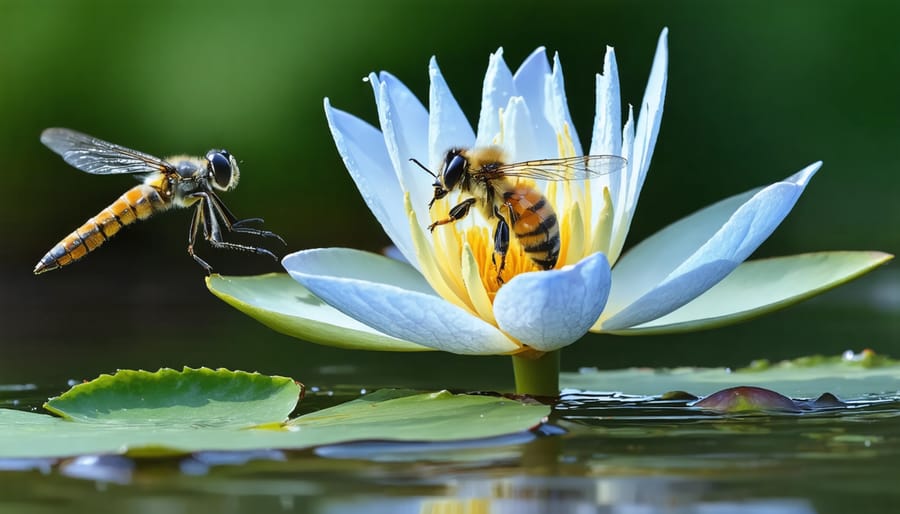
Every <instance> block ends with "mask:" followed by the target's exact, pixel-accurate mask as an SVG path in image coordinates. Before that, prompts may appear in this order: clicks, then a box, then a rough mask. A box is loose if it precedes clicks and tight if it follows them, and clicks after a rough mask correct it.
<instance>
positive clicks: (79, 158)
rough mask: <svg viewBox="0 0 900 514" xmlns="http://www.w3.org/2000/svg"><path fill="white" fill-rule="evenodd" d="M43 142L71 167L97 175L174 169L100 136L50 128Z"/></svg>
mask: <svg viewBox="0 0 900 514" xmlns="http://www.w3.org/2000/svg"><path fill="white" fill-rule="evenodd" d="M41 143H44V145H45V146H47V148H49V149H51V150H53V151H54V152H56V153H58V154H59V155H61V156H62V158H63V160H65V161H66V162H67V163H69V164H70V165H72V166H74V167H76V168H78V169H80V170H81V171H86V172H88V173H93V174H95V175H111V174H118V173H151V172H154V171H166V170H171V169H173V168H172V165H171V164H169V163H167V162H166V161H164V160H162V159H159V158H157V157H154V156H152V155H149V154H145V153H143V152H138V151H137V150H132V149H130V148H125V147H124V146H119V145H116V144H113V143H110V142H107V141H104V140H102V139H97V138H96V137H92V136H89V135H87V134H82V133H81V132H76V131H74V130H69V129H64V128H48V129H47V130H45V131H44V132H43V133H41Z"/></svg>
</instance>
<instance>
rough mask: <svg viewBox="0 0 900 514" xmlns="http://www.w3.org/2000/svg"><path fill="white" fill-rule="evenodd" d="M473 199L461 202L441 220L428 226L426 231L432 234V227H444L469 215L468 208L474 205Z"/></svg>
mask: <svg viewBox="0 0 900 514" xmlns="http://www.w3.org/2000/svg"><path fill="white" fill-rule="evenodd" d="M476 201H477V200H475V199H474V198H466V199H465V200H463V201H462V202H459V204H457V205H456V207H454V208H452V209H450V212H449V213H447V217H446V218H444V219H441V220H437V221H435V222H434V223H432V224H431V225H428V230H430V231H432V232H434V227H436V226H438V225H446V224H447V223H453V222H454V221H457V220H461V219H463V218H465V217H466V215H467V214H469V208H471V207H472V206H473V205H475V202H476Z"/></svg>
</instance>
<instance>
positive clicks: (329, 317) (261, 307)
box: [206, 273, 430, 352]
mask: <svg viewBox="0 0 900 514" xmlns="http://www.w3.org/2000/svg"><path fill="white" fill-rule="evenodd" d="M206 287H208V288H209V290H210V291H211V292H212V293H213V294H214V295H216V296H218V297H219V298H221V299H222V300H224V301H225V302H226V303H228V304H229V305H231V306H232V307H234V308H236V309H237V310H239V311H241V312H243V313H244V314H246V315H248V316H250V317H251V318H254V319H256V320H257V321H259V322H260V323H262V324H263V325H266V326H267V327H269V328H271V329H273V330H276V331H278V332H281V333H282V334H287V335H289V336H293V337H296V338H298V339H303V340H305V341H310V342H313V343H319V344H323V345H326V346H334V347H338V348H348V349H351V350H379V351H394V352H411V351H428V350H430V348H426V347H424V346H421V345H418V344H415V343H411V342H408V341H404V340H402V339H397V338H394V337H391V336H388V335H385V334H382V333H381V332H378V331H377V330H375V329H373V328H371V327H368V326H366V325H364V324H362V323H360V322H358V321H356V320H355V319H353V318H351V317H349V316H347V315H346V314H344V313H342V312H340V311H338V310H337V309H335V308H334V307H332V306H330V305H328V304H327V303H325V302H323V301H322V300H320V299H319V298H318V297H316V296H315V295H313V294H312V293H311V292H310V291H309V290H308V289H306V288H305V287H303V286H302V285H300V284H299V283H298V282H297V281H295V280H294V279H292V278H291V277H290V276H289V275H287V274H286V273H270V274H267V275H258V276H255V277H223V276H221V275H210V276H209V277H207V278H206Z"/></svg>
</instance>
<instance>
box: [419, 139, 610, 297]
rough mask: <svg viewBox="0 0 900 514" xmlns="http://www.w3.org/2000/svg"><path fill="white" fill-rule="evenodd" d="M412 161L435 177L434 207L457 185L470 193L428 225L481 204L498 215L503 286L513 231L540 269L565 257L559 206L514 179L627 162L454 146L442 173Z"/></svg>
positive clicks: (562, 175)
mask: <svg viewBox="0 0 900 514" xmlns="http://www.w3.org/2000/svg"><path fill="white" fill-rule="evenodd" d="M412 161H413V162H414V163H415V164H417V165H418V166H419V167H420V168H422V169H424V170H425V171H427V172H428V173H429V174H430V175H431V176H433V177H434V178H435V180H434V184H433V186H434V197H433V198H432V199H431V202H429V204H428V208H429V209H431V207H432V206H433V205H434V202H435V201H436V200H439V199H441V198H444V197H445V196H447V194H449V193H450V192H451V191H453V190H454V189H459V190H460V191H461V192H462V193H466V194H468V195H470V196H469V197H468V198H465V199H463V200H462V201H461V202H459V203H458V204H457V205H456V206H455V207H453V208H451V209H450V211H449V212H448V214H447V217H446V218H442V219H439V220H437V221H435V222H434V223H432V224H431V225H428V230H430V231H432V232H433V231H434V229H435V228H436V227H437V226H438V225H445V224H447V223H453V222H455V221H458V220H460V219H462V218H464V217H466V215H467V214H468V213H469V209H471V208H472V206H475V205H477V206H478V208H480V209H481V212H482V214H483V215H484V217H485V218H486V219H487V220H489V221H490V220H492V219H495V218H496V220H497V224H496V226H495V228H494V235H493V238H494V253H493V255H492V256H491V260H492V262H493V263H494V266H496V267H497V283H498V284H501V285H502V284H503V279H502V278H501V276H500V274H501V273H502V272H503V268H504V266H505V265H506V253H507V250H508V249H509V233H510V229H512V233H513V234H515V236H516V238H517V239H518V241H519V243H520V244H521V245H522V249H523V250H524V251H525V253H526V254H528V257H529V258H530V259H531V260H532V262H534V264H535V265H537V266H538V267H539V268H541V269H544V270H548V269H552V268H554V267H555V266H556V262H557V260H558V259H559V250H560V239H559V221H558V220H557V217H556V212H555V211H554V210H553V206H552V205H550V202H549V201H548V200H547V198H546V197H545V196H544V195H543V194H542V193H541V192H540V191H538V190H537V189H535V188H534V187H533V186H532V185H530V183H528V182H523V181H519V180H513V179H516V178H526V179H537V180H551V181H556V180H586V179H589V178H591V177H598V176H601V175H605V174H607V173H612V172H616V171H619V170H621V169H622V168H624V167H625V165H626V163H627V161H626V160H625V159H624V158H622V157H618V156H615V155H585V156H581V157H564V158H558V159H541V160H535V161H525V162H517V163H512V164H508V163H505V162H504V159H503V152H502V151H501V150H500V148H498V147H495V146H490V147H484V148H475V149H465V148H451V149H450V150H449V151H448V152H447V155H446V157H445V158H444V164H443V169H442V170H441V172H440V173H439V174H434V173H432V172H431V171H430V170H428V168H426V167H425V166H424V165H422V163H420V162H419V161H416V160H415V159H413V160H412ZM498 259H499V263H498Z"/></svg>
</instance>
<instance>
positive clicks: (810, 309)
mask: <svg viewBox="0 0 900 514" xmlns="http://www.w3.org/2000/svg"><path fill="white" fill-rule="evenodd" d="M29 278H30V277H29ZM178 278H179V277H171V276H168V277H165V278H163V277H161V276H155V275H153V273H152V272H150V271H148V272H147V273H144V274H142V275H140V277H139V278H136V279H135V280H136V281H132V283H130V285H129V288H128V289H127V290H128V291H129V293H128V294H125V295H123V294H121V290H120V289H119V288H117V287H115V285H114V284H113V285H111V284H103V283H101V282H98V283H97V285H96V286H93V287H89V288H86V287H84V286H83V285H84V284H85V283H88V282H85V281H84V279H83V277H76V276H75V275H64V274H62V275H60V276H59V277H57V279H58V280H57V281H56V282H54V284H53V287H52V290H51V288H50V286H45V285H42V284H40V283H37V285H35V283H31V284H32V285H27V284H17V283H16V282H15V279H10V280H8V281H7V282H6V283H7V285H9V286H11V287H10V289H6V290H5V291H6V292H7V293H10V294H7V295H0V300H2V303H3V307H4V315H5V317H6V318H5V319H6V320H7V321H8V323H7V324H6V325H5V326H4V330H5V332H6V338H4V340H3V341H2V349H3V358H2V359H0V384H18V385H16V386H12V387H10V386H4V388H0V407H5V408H24V409H28V408H36V407H37V406H39V405H40V404H41V403H42V402H43V401H44V400H45V399H46V398H47V397H49V396H53V395H57V394H59V393H61V392H63V391H65V390H66V389H68V388H69V387H70V385H71V384H73V383H77V382H80V381H81V380H84V379H90V378H93V377H95V376H97V375H98V374H100V373H105V372H112V371H114V370H115V369H117V368H142V369H151V370H155V369H157V368H159V367H161V366H168V367H174V368H180V367H181V366H184V365H189V366H195V367H196V366H204V365H205V366H210V367H219V366H222V367H227V368H231V369H243V370H248V371H256V370H258V371H261V372H264V373H268V374H282V375H287V376H291V377H293V378H295V379H297V380H300V381H302V382H304V383H305V384H306V385H307V386H308V387H309V388H311V390H315V388H317V389H318V391H319V392H318V393H311V394H309V395H308V396H307V398H306V399H305V400H304V402H303V403H302V404H301V406H300V407H299V409H298V413H305V412H311V411H314V410H318V409H321V408H324V407H327V406H331V405H334V404H337V403H339V402H343V401H347V400H350V399H352V398H355V397H357V396H359V395H360V394H361V393H362V392H363V391H371V390H373V389H376V388H380V387H389V386H394V387H413V388H424V389H431V390H434V389H441V388H449V389H453V390H458V391H478V390H499V391H503V390H509V388H510V387H511V384H512V376H511V370H510V363H509V361H508V358H503V357H496V358H466V357H457V356H450V355H445V354H438V353H423V354H381V353H367V352H351V351H343V350H335V349H331V348H324V347H319V346H316V345H313V344H309V343H304V342H300V341H297V340H294V339H292V338H289V337H286V336H282V335H280V334H275V333H273V332H271V331H270V330H268V329H266V328H264V327H262V326H261V325H259V324H257V323H256V322H254V321H252V320H250V319H247V318H245V317H243V316H242V315H240V314H239V313H237V312H236V311H233V310H232V309H231V308H229V307H227V306H225V305H224V304H222V303H221V302H218V301H217V300H216V299H214V298H212V297H211V295H209V294H208V293H207V292H206V291H205V289H203V288H202V287H201V286H200V285H199V284H197V282H198V280H197V278H196V276H193V277H192V278H190V279H188V278H185V279H184V281H182V282H180V283H182V284H194V285H195V286H194V287H191V286H183V287H182V288H181V290H180V292H179V294H173V293H172V291H171V290H168V289H167V288H166V287H165V286H161V285H160V284H166V283H171V282H177V281H178ZM23 280H24V279H23ZM44 287H47V290H46V291H45V290H44V289H43V288H44ZM12 291H15V292H16V294H11V292H12ZM897 291H900V280H898V274H897V272H896V270H895V267H888V268H887V269H884V270H880V271H878V272H876V273H875V274H873V275H870V276H869V277H866V278H864V279H862V280H860V281H858V282H855V283H853V284H850V285H848V286H845V287H842V288H841V289H839V290H837V291H835V292H831V293H828V294H826V295H824V296H822V297H820V298H817V299H815V300H812V301H809V302H807V303H804V304H802V305H800V306H796V307H793V308H790V309H788V310H786V311H783V312H780V313H776V314H774V315H771V316H767V317H764V318H762V319H760V320H756V321H752V322H749V323H745V324H742V325H738V326H735V327H729V328H724V329H720V330H715V331H710V332H702V333H697V334H687V335H679V336H660V337H627V338H625V337H608V336H589V337H587V338H585V340H584V341H580V342H579V343H577V344H575V345H573V346H572V347H571V348H568V349H566V351H565V352H564V355H563V367H564V369H566V370H575V369H578V368H579V367H587V366H596V367H600V368H607V369H609V368H619V367H627V366H677V365H701V366H723V365H725V366H743V365H746V364H748V363H749V362H750V361H751V360H752V359H755V358H768V359H770V360H778V359H784V358H794V357H798V356H802V355H808V354H813V353H822V354H830V355H836V354H840V353H841V352H842V351H844V350H846V349H853V350H856V351H859V350H862V349H863V348H872V349H874V350H875V351H877V352H879V353H883V354H888V355H892V356H894V357H898V356H900V298H898V294H897ZM50 293H52V294H50ZM73 298H75V299H76V300H75V301H73ZM111 302H112V303H111ZM104 305H106V307H103V306H104ZM38 307H40V308H38ZM51 319H52V320H53V322H52V323H50V322H48V321H47V320H51ZM85 320H90V323H87V322H86V321H85ZM898 389H900V384H898ZM2 467H3V469H4V470H3V471H0V512H24V513H31V512H34V513H39V512H58V511H60V510H61V509H65V510H66V511H68V512H98V511H109V510H118V511H123V512H142V511H153V512H157V511H162V512H210V511H215V512H222V513H228V512H311V513H344V512H374V513H382V512H383V513H394V512H400V513H405V512H415V513H418V512H433V513H473V514H474V513H481V512H492V513H496V512H504V513H505V512H510V513H519V512H524V513H530V512H535V513H536V512H554V513H556V512H561V513H570V512H571V513H579V514H580V513H595V512H596V513H613V512H615V513H618V512H639V513H653V512H689V513H694V512H697V513H707V512H727V513H732V512H733V513H743V512H770V513H804V514H805V513H843V512H848V511H852V512H854V513H861V512H894V511H896V510H897V509H900V488H898V487H897V484H900V405H898V404H897V403H896V402H894V403H879V404H872V405H855V406H853V408H848V409H840V410H836V411H822V412H814V413H803V414H781V415H759V416H743V417H734V416H719V415H710V414H705V413H702V412H698V411H697V410H695V409H691V408H688V407H686V406H685V405H684V403H683V402H682V403H677V402H674V403H673V402H654V403H646V402H642V401H636V400H634V399H629V398H624V399H623V398H610V397H595V396H583V395H576V394H571V395H567V396H565V397H564V399H563V402H561V403H560V404H558V405H556V406H555V408H554V412H553V415H552V417H551V420H550V423H549V425H547V426H545V427H544V428H543V429H542V431H541V432H539V433H525V434H516V435H514V436H510V437H507V438H501V439H494V440H490V441H480V442H478V443H473V444H470V445H465V444H463V445H441V446H438V445H398V444H388V445H372V444H366V445H361V444H357V445H344V446H339V447H330V448H320V449H316V450H309V451H302V452H279V451H263V452H252V453H236V454H235V453H224V454H223V453H210V454H199V455H194V456H192V457H191V458H187V459H157V460H141V461H138V462H135V461H132V460H129V459H124V458H120V457H102V458H97V457H84V458H81V459H74V460H68V461H64V462H55V461H16V462H11V461H6V462H3V464H2Z"/></svg>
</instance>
